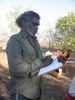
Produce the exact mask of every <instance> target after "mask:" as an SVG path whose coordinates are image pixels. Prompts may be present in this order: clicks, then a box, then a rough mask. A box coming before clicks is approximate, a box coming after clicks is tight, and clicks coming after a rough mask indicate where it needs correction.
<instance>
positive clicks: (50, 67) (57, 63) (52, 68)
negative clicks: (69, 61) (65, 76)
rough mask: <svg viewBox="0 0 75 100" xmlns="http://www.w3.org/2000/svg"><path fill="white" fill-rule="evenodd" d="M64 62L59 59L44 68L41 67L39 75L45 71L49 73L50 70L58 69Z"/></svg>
mask: <svg viewBox="0 0 75 100" xmlns="http://www.w3.org/2000/svg"><path fill="white" fill-rule="evenodd" d="M62 65H63V64H62V63H61V62H58V61H57V60H54V61H53V62H52V63H51V64H50V65H49V66H46V67H44V68H41V69H40V71H39V73H38V75H42V74H44V73H48V72H50V71H53V70H55V69H58V68H60V67H61V66H62Z"/></svg>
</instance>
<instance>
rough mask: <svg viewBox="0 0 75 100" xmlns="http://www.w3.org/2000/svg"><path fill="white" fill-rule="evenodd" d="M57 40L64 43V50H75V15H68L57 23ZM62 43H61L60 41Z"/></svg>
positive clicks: (72, 13)
mask: <svg viewBox="0 0 75 100" xmlns="http://www.w3.org/2000/svg"><path fill="white" fill-rule="evenodd" d="M56 35H57V37H56V36H55V38H56V40H58V39H59V40H61V41H62V44H61V46H62V48H66V49H67V48H70V49H73V50H74V49H75V47H74V45H75V13H74V12H71V13H68V15H67V16H64V17H61V18H59V19H58V21H57V23H56ZM59 42H60V41H59Z"/></svg>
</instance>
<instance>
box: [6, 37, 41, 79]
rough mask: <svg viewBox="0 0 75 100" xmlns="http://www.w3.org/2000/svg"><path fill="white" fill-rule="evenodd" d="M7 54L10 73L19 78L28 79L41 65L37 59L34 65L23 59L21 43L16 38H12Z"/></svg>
mask: <svg viewBox="0 0 75 100" xmlns="http://www.w3.org/2000/svg"><path fill="white" fill-rule="evenodd" d="M6 53H7V57H8V64H9V70H10V73H11V74H13V75H16V76H18V77H28V76H29V74H30V72H31V66H33V67H32V70H34V68H35V66H36V67H38V66H39V65H40V64H41V61H40V60H39V59H36V60H35V61H34V62H33V63H31V64H30V63H28V62H27V61H26V60H24V59H23V57H22V52H21V46H20V43H19V41H18V40H17V39H16V38H13V37H12V38H10V40H9V42H8V44H7V48H6Z"/></svg>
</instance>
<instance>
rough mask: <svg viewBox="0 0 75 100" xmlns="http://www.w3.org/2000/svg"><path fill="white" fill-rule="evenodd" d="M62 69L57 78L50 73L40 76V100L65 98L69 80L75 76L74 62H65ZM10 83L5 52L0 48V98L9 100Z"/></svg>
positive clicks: (63, 99) (0, 99)
mask: <svg viewBox="0 0 75 100" xmlns="http://www.w3.org/2000/svg"><path fill="white" fill-rule="evenodd" d="M62 71H63V73H62V75H61V76H60V77H59V78H57V77H55V76H53V75H52V73H48V74H44V75H43V76H42V78H43V85H42V97H41V100H65V94H66V93H68V89H69V85H70V83H71V80H72V78H73V76H75V64H72V63H69V64H65V65H64V66H63V68H62ZM10 83H11V81H10V75H9V70H8V64H7V57H6V53H5V52H4V51H1V50H0V100H9V91H10Z"/></svg>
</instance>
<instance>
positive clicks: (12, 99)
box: [10, 93, 41, 100]
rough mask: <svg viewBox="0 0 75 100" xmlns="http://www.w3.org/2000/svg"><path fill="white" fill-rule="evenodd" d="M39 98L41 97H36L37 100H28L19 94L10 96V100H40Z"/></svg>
mask: <svg viewBox="0 0 75 100" xmlns="http://www.w3.org/2000/svg"><path fill="white" fill-rule="evenodd" d="M40 98H41V96H40V97H38V98H37V99H29V98H27V97H25V96H23V95H22V94H20V93H14V94H12V95H11V97H10V100H40Z"/></svg>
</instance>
